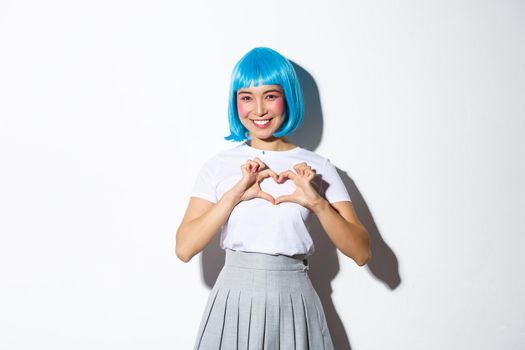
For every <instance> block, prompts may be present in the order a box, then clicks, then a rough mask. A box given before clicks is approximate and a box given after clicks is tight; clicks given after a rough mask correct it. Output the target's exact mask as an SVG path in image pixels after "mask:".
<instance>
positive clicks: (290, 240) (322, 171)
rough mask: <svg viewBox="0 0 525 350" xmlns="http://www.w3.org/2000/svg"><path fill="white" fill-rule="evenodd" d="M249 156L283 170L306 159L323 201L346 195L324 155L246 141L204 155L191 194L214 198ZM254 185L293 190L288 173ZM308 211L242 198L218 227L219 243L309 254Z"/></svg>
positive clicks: (239, 175)
mask: <svg viewBox="0 0 525 350" xmlns="http://www.w3.org/2000/svg"><path fill="white" fill-rule="evenodd" d="M254 157H258V158H259V159H261V160H262V161H263V162H264V163H265V164H266V165H267V166H268V167H269V168H270V169H272V170H273V171H275V172H276V173H277V174H279V173H280V172H283V171H285V170H291V171H293V172H295V170H294V169H293V166H294V165H296V164H298V163H301V162H306V163H307V164H308V165H310V166H311V167H312V169H314V170H315V171H316V174H318V175H321V176H316V178H315V179H314V181H316V183H317V185H318V187H317V188H319V191H320V194H321V196H323V197H324V198H326V200H327V201H328V202H329V203H334V202H340V201H350V200H351V199H350V195H349V194H348V191H347V190H346V188H345V185H344V183H343V181H342V180H341V177H340V176H339V174H338V173H337V170H336V169H335V167H334V165H333V164H332V163H331V162H330V161H329V160H328V159H327V158H324V157H322V156H320V155H318V154H316V153H314V152H312V151H309V150H306V149H304V148H301V147H296V148H293V149H291V150H288V151H262V150H259V149H256V148H253V147H251V146H249V145H248V144H247V143H246V141H245V142H243V143H241V144H239V145H237V146H235V147H233V148H231V149H228V150H225V151H222V152H219V153H217V154H215V155H214V156H213V157H211V158H209V159H208V160H207V161H206V162H205V163H204V165H203V166H202V168H201V170H200V172H199V174H198V176H197V179H196V181H195V183H194V185H193V188H192V190H191V196H193V197H199V198H204V199H206V200H208V201H211V202H213V203H217V201H218V200H219V199H220V198H221V197H222V196H223V194H224V193H225V192H227V191H228V190H230V189H231V188H232V187H233V186H234V185H235V184H236V183H237V182H238V181H239V180H240V179H241V178H242V171H241V165H242V164H244V163H246V161H247V160H248V159H253V158H254ZM260 187H261V189H262V190H263V191H265V192H267V193H269V194H270V195H272V196H273V197H274V198H277V197H279V196H281V195H284V194H291V193H293V192H294V190H295V184H294V182H293V181H292V180H291V179H288V180H287V181H286V182H284V183H282V184H277V183H276V182H275V181H274V180H273V178H271V177H268V178H266V179H264V180H263V181H261V183H260ZM312 215H315V214H313V212H312V211H310V210H309V209H308V208H305V207H303V206H302V205H300V204H297V203H293V202H283V203H280V204H277V205H273V204H272V203H271V202H269V201H267V200H265V199H261V198H253V199H251V200H248V201H242V202H240V203H238V204H237V205H236V206H235V208H234V209H233V210H232V212H231V214H230V216H229V218H228V220H227V222H226V223H225V224H224V225H223V226H222V228H221V237H220V247H221V248H222V249H225V248H229V249H232V250H241V251H246V252H260V253H267V254H273V255H277V254H283V255H288V256H294V255H306V256H308V255H311V254H313V253H314V251H315V250H314V245H313V242H312V239H311V237H310V233H309V232H308V228H309V226H310V220H311V216H312Z"/></svg>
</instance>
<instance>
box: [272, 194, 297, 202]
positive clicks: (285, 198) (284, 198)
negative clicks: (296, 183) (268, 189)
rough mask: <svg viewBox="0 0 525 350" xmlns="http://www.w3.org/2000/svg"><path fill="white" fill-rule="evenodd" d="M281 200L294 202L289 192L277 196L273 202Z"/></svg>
mask: <svg viewBox="0 0 525 350" xmlns="http://www.w3.org/2000/svg"><path fill="white" fill-rule="evenodd" d="M282 202H295V197H294V196H293V195H291V194H286V195H284V196H279V197H277V198H276V199H275V204H279V203H282Z"/></svg>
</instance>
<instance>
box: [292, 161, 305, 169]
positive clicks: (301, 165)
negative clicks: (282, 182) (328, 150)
mask: <svg viewBox="0 0 525 350" xmlns="http://www.w3.org/2000/svg"><path fill="white" fill-rule="evenodd" d="M305 166H308V164H306V162H301V163H297V164H295V165H294V166H293V168H294V169H297V168H302V167H305Z"/></svg>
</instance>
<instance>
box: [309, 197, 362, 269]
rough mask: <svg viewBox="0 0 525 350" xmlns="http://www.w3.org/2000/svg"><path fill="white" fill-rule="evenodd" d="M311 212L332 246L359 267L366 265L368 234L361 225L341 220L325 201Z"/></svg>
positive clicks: (320, 202) (321, 201)
mask: <svg viewBox="0 0 525 350" xmlns="http://www.w3.org/2000/svg"><path fill="white" fill-rule="evenodd" d="M312 211H313V212H314V213H315V214H316V215H317V217H318V218H319V222H320V223H321V225H322V226H323V228H324V230H325V231H326V233H327V234H328V237H329V238H330V240H331V241H332V242H333V243H334V245H335V246H336V247H337V248H338V249H339V250H340V251H341V252H342V253H343V254H345V255H346V256H348V257H349V258H352V259H353V260H354V261H355V262H356V263H357V264H358V265H359V266H363V265H364V264H366V262H367V260H368V258H369V256H370V242H369V238H368V232H367V230H366V228H365V227H364V226H362V225H358V224H354V223H351V222H349V221H347V220H346V219H345V218H343V217H342V216H341V215H340V214H339V213H338V212H337V211H336V210H335V209H334V208H333V207H332V206H331V205H330V203H328V201H327V200H326V199H322V200H320V201H319V203H317V204H316V205H315V206H314V207H313V208H312Z"/></svg>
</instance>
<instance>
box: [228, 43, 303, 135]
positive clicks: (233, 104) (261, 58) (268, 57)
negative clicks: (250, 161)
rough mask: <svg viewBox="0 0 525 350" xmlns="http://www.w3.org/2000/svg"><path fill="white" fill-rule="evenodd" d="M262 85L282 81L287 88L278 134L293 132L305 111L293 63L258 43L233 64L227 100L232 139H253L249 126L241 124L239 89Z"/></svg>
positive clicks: (285, 89) (277, 83)
mask: <svg viewBox="0 0 525 350" xmlns="http://www.w3.org/2000/svg"><path fill="white" fill-rule="evenodd" d="M252 84H253V86H254V87H256V86H259V85H260V84H262V85H280V86H281V88H282V89H283V92H284V100H285V112H284V114H285V116H284V117H285V118H284V122H283V124H282V125H281V127H280V128H279V129H278V130H277V131H276V132H275V133H274V134H273V136H275V137H280V136H285V135H288V134H290V133H292V132H294V131H295V130H296V129H297V128H298V127H299V125H300V124H301V122H302V121H303V115H304V104H303V94H302V92H301V85H300V84H299V80H298V79H297V74H296V72H295V69H294V68H293V66H292V64H291V63H290V62H289V61H288V60H287V59H286V58H285V57H284V56H282V55H281V54H280V53H278V52H277V51H275V50H272V49H270V48H267V47H256V48H254V49H252V50H250V51H249V52H248V53H246V54H245V55H244V56H243V57H242V58H241V59H240V60H239V62H237V64H236V65H235V67H234V68H233V72H232V76H231V84H230V94H229V103H228V121H229V124H230V135H228V136H226V137H225V139H226V140H229V141H237V142H239V141H244V140H247V139H250V136H249V133H248V130H247V129H246V128H245V127H244V125H242V124H241V122H240V120H239V114H238V113H237V91H238V90H239V89H242V88H248V87H250V86H251V85H252Z"/></svg>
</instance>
